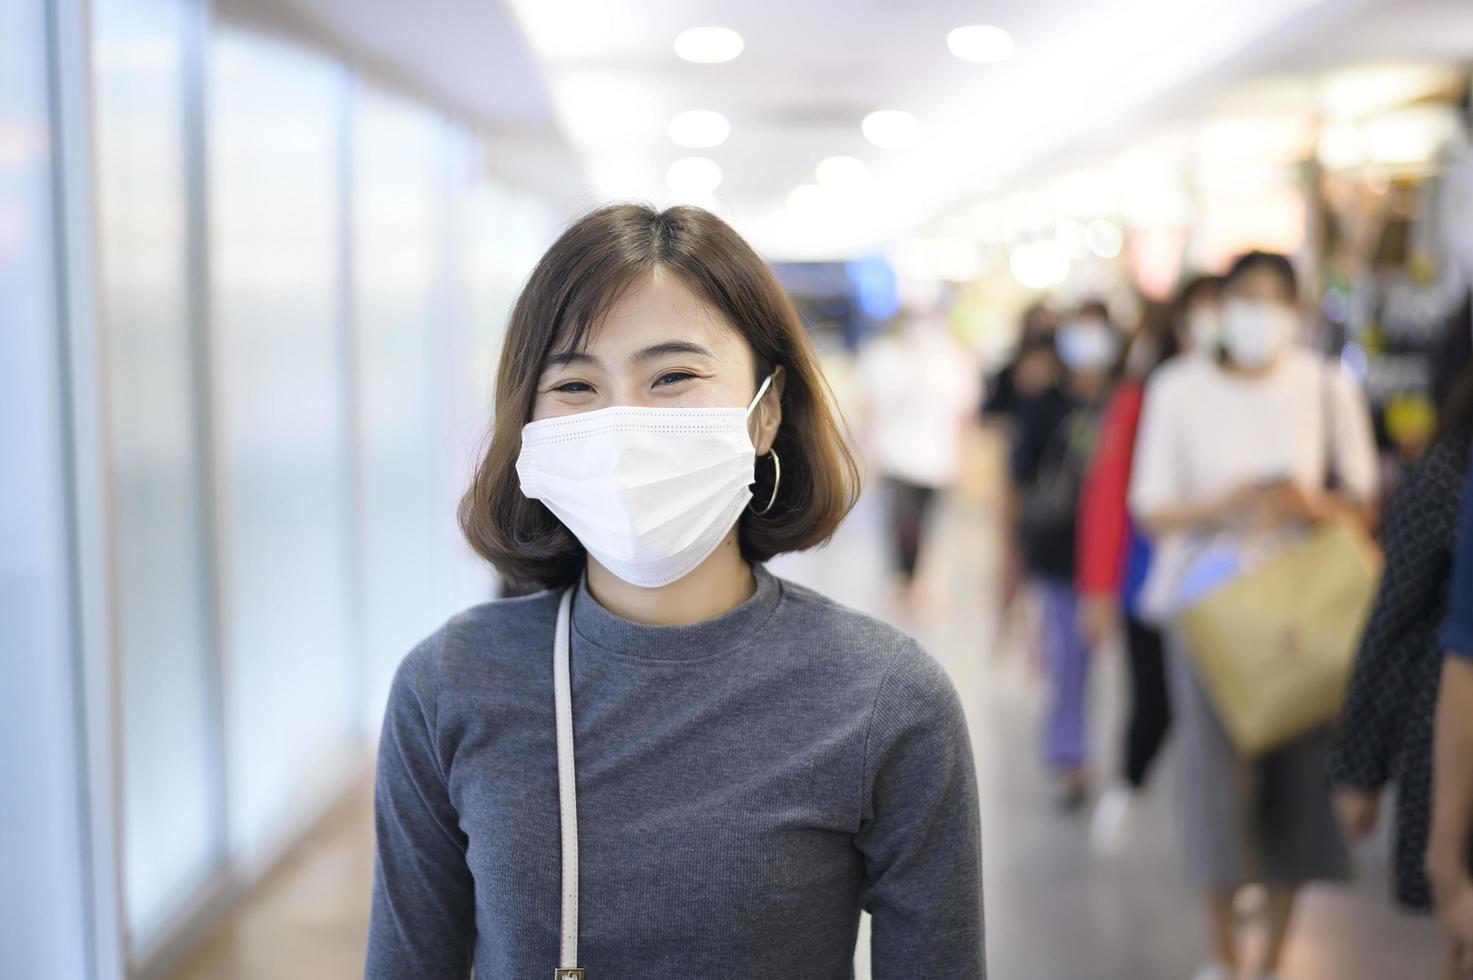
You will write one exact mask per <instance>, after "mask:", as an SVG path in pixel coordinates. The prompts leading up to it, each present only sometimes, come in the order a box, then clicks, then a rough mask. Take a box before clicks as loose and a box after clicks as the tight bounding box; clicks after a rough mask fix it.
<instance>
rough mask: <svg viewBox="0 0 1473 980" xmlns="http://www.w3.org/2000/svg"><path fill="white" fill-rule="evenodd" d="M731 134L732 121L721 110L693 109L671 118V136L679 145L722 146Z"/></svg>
mask: <svg viewBox="0 0 1473 980" xmlns="http://www.w3.org/2000/svg"><path fill="white" fill-rule="evenodd" d="M730 135H731V123H729V122H727V121H726V117H725V116H723V115H722V114H721V113H719V112H712V111H711V110H710V109H692V110H690V111H689V112H682V113H680V114H679V115H677V116H676V117H675V118H674V119H672V120H670V138H671V139H672V140H674V141H675V143H676V145H678V146H686V147H689V148H691V149H693V150H704V149H708V148H710V147H713V146H720V145H721V144H722V143H725V142H726V138H727V137H728V136H730Z"/></svg>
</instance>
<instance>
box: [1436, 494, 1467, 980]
mask: <svg viewBox="0 0 1473 980" xmlns="http://www.w3.org/2000/svg"><path fill="white" fill-rule="evenodd" d="M1440 645H1441V647H1442V649H1443V650H1444V651H1446V656H1445V657H1444V658H1443V664H1442V684H1441V690H1440V691H1439V694H1438V699H1437V722H1436V735H1435V737H1434V738H1435V741H1434V744H1435V749H1434V754H1433V787H1432V800H1433V810H1432V832H1431V837H1430V840H1429V842H1428V846H1427V859H1426V868H1427V877H1428V880H1429V881H1430V882H1431V883H1432V902H1433V907H1434V908H1435V909H1436V910H1437V921H1438V924H1439V925H1441V927H1442V932H1443V936H1444V937H1445V938H1446V940H1447V948H1448V956H1447V968H1446V970H1445V976H1446V977H1447V980H1470V978H1473V467H1470V468H1469V471H1468V476H1467V477H1466V478H1465V480H1464V483H1463V503H1462V507H1461V509H1460V511H1459V514H1458V529H1457V551H1456V554H1455V556H1454V559H1453V579H1452V586H1451V588H1450V589H1449V590H1448V612H1447V619H1446V620H1445V621H1444V622H1443V625H1442V636H1441V642H1440Z"/></svg>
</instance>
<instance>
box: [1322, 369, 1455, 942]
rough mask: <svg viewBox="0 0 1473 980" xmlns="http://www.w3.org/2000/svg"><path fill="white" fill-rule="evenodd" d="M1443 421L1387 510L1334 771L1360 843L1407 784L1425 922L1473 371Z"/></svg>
mask: <svg viewBox="0 0 1473 980" xmlns="http://www.w3.org/2000/svg"><path fill="white" fill-rule="evenodd" d="M1440 414H1441V419H1440V422H1439V425H1438V430H1437V434H1436V435H1435V437H1434V438H1433V440H1432V443H1431V445H1430V446H1429V447H1428V449H1427V451H1426V452H1425V453H1424V454H1423V456H1422V458H1421V459H1420V460H1419V461H1418V462H1417V463H1416V465H1414V466H1413V467H1412V468H1411V470H1410V471H1408V473H1407V475H1406V477H1405V478H1404V479H1403V481H1402V483H1401V485H1400V486H1399V487H1398V488H1397V490H1396V493H1395V494H1394V495H1393V496H1392V498H1391V501H1390V503H1389V505H1388V507H1387V509H1386V519H1385V522H1384V524H1383V525H1382V527H1381V535H1380V536H1381V542H1382V545H1383V547H1384V548H1385V553H1386V559H1385V566H1384V569H1383V571H1382V574H1381V586H1380V589H1379V591H1378V593H1377V596H1376V602H1375V605H1374V606H1373V607H1372V610H1371V615H1370V618H1369V619H1368V620H1367V622H1366V628H1365V633H1364V635H1363V637H1362V639H1361V645H1360V649H1359V650H1358V651H1357V653H1356V659H1355V669H1354V672H1353V673H1352V675H1351V682H1350V688H1349V692H1348V694H1347V696H1346V701H1345V706H1344V708H1343V710H1342V712H1341V715H1340V724H1339V727H1338V730H1337V734H1336V738H1335V744H1334V747H1333V749H1332V751H1331V753H1330V763H1329V775H1330V780H1331V782H1332V783H1333V784H1334V786H1335V808H1336V810H1337V811H1338V813H1339V814H1340V818H1341V823H1342V824H1343V825H1344V827H1345V830H1346V832H1347V833H1348V834H1349V835H1351V836H1352V837H1364V836H1368V835H1369V834H1370V833H1371V832H1372V831H1373V830H1374V829H1375V827H1376V823H1377V818H1378V811H1379V809H1380V799H1381V793H1382V790H1383V789H1384V788H1385V787H1386V785H1387V784H1388V783H1390V782H1395V783H1396V787H1397V792H1396V840H1395V862H1394V867H1393V875H1392V886H1393V888H1392V891H1393V895H1394V896H1395V899H1396V901H1397V902H1398V903H1400V904H1401V905H1403V906H1404V907H1406V908H1408V909H1411V910H1413V911H1418V912H1424V913H1425V912H1427V911H1429V910H1430V909H1431V907H1432V893H1431V889H1430V885H1429V883H1428V880H1427V875H1426V870H1425V868H1424V862H1425V859H1426V855H1427V846H1428V836H1429V833H1430V825H1431V816H1432V742H1433V718H1434V715H1435V714H1436V709H1437V696H1438V689H1439V686H1440V681H1441V677H1442V671H1443V657H1442V654H1443V647H1442V645H1441V643H1440V641H1439V637H1438V629H1439V627H1440V626H1441V624H1442V622H1443V620H1444V618H1445V617H1446V615H1447V612H1448V597H1449V594H1450V592H1449V586H1450V582H1451V579H1452V574H1453V554H1454V540H1455V535H1456V532H1457V523H1458V505H1459V502H1460V501H1461V500H1462V496H1463V492H1464V484H1465V477H1466V473H1467V469H1468V465H1469V462H1470V460H1469V447H1470V444H1473V363H1470V364H1468V365H1466V366H1465V367H1464V369H1463V374H1462V377H1461V379H1460V381H1459V382H1458V386H1457V388H1456V389H1455V390H1454V393H1453V395H1452V396H1451V398H1450V399H1449V400H1448V403H1447V405H1446V406H1445V407H1444V409H1443V411H1442V412H1441V413H1440Z"/></svg>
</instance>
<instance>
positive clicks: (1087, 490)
mask: <svg viewBox="0 0 1473 980" xmlns="http://www.w3.org/2000/svg"><path fill="white" fill-rule="evenodd" d="M1217 285H1218V281H1217V278H1216V277H1215V276H1199V277H1197V278H1195V279H1192V280H1191V281H1189V282H1188V283H1187V284H1186V285H1185V286H1184V287H1183V288H1182V289H1181V290H1180V292H1179V293H1178V294H1177V296H1176V298H1175V299H1174V300H1173V302H1172V303H1171V304H1169V305H1168V306H1166V307H1165V308H1164V309H1162V310H1160V311H1159V312H1158V313H1157V314H1156V315H1153V316H1148V317H1147V318H1146V320H1145V322H1144V323H1143V324H1142V327H1141V329H1140V331H1139V332H1138V333H1137V334H1136V337H1135V339H1134V340H1133V341H1132V343H1131V346H1130V350H1129V352H1128V353H1127V355H1126V363H1125V370H1124V372H1123V377H1122V379H1121V382H1120V384H1119V385H1118V386H1117V387H1116V389H1115V393H1114V396H1113V397H1112V398H1111V400H1110V403H1109V404H1108V405H1107V406H1106V408H1105V413H1104V416H1103V418H1102V419H1101V422H1100V433H1099V442H1098V443H1097V445H1096V449H1095V456H1094V459H1093V460H1092V461H1091V465H1090V470H1089V473H1088V474H1087V475H1086V477H1085V482H1084V488H1083V491H1082V493H1081V494H1080V499H1079V519H1078V525H1079V534H1078V537H1077V539H1076V541H1077V545H1076V547H1077V555H1076V560H1075V569H1076V571H1075V584H1076V586H1077V587H1078V590H1079V594H1080V597H1081V606H1080V614H1081V617H1082V618H1083V621H1084V622H1083V624H1082V625H1083V629H1084V635H1085V639H1086V641H1087V642H1088V643H1089V645H1090V647H1091V648H1092V649H1098V648H1099V647H1100V645H1101V644H1102V643H1103V642H1104V641H1105V640H1106V638H1108V637H1110V636H1113V635H1114V634H1116V633H1117V632H1118V631H1119V630H1120V629H1121V628H1122V626H1123V629H1124V634H1125V637H1124V638H1125V648H1126V652H1127V654H1128V656H1129V661H1130V680H1131V700H1130V714H1129V721H1128V723H1127V725H1126V729H1125V752H1124V754H1123V756H1122V759H1123V767H1122V768H1123V772H1122V773H1121V781H1120V782H1119V783H1118V784H1117V785H1115V786H1112V787H1111V788H1110V789H1108V790H1106V792H1105V794H1104V796H1103V797H1102V798H1101V799H1100V802H1099V804H1098V806H1097V807H1096V809H1095V814H1094V818H1093V820H1092V821H1091V826H1090V837H1091V841H1092V843H1093V844H1094V845H1095V847H1096V849H1098V850H1101V851H1104V852H1113V851H1114V850H1116V849H1117V848H1118V847H1119V845H1120V843H1121V840H1122V837H1123V832H1124V829H1125V826H1126V823H1127V820H1128V817H1129V813H1130V810H1131V808H1132V803H1133V800H1134V799H1135V794H1136V793H1137V792H1138V791H1139V790H1140V789H1141V787H1142V786H1144V785H1145V782H1146V777H1147V775H1148V774H1149V772H1150V769H1151V763H1152V762H1153V761H1154V760H1155V758H1156V756H1157V754H1158V752H1159V751H1160V748H1161V745H1162V743H1163V742H1164V741H1165V738H1166V732H1167V729H1168V728H1169V727H1170V725H1171V708H1170V702H1169V700H1168V698H1167V693H1166V668H1165V657H1164V652H1163V648H1162V640H1161V634H1160V632H1159V631H1158V630H1157V629H1156V628H1155V627H1154V626H1152V625H1151V624H1149V623H1147V622H1145V621H1144V620H1143V619H1142V618H1141V616H1140V615H1139V613H1138V610H1137V609H1136V603H1135V600H1136V598H1137V593H1138V592H1139V590H1140V586H1141V584H1142V582H1143V581H1144V578H1145V572H1146V568H1147V566H1148V564H1149V561H1150V549H1149V545H1148V544H1147V543H1146V540H1145V538H1144V537H1142V536H1141V535H1139V534H1137V533H1136V532H1135V529H1134V527H1133V526H1132V525H1131V521H1130V516H1129V513H1128V510H1127V507H1126V495H1127V491H1128V489H1129V487H1130V471H1131V464H1132V462H1133V460H1134V456H1135V437H1136V430H1137V428H1138V427H1139V425H1140V418H1141V407H1142V405H1143V404H1144V400H1145V386H1146V379H1147V378H1148V377H1149V376H1150V375H1151V374H1152V373H1153V372H1154V371H1155V370H1156V369H1157V368H1158V367H1160V366H1161V365H1163V364H1164V363H1165V362H1166V361H1168V360H1169V359H1171V358H1172V357H1174V356H1176V355H1177V354H1178V353H1179V352H1185V354H1184V356H1189V357H1199V356H1209V357H1210V356H1213V354H1214V353H1215V351H1216V348H1217V338H1216V335H1215V331H1216V307H1217ZM1168 370H1169V368H1168Z"/></svg>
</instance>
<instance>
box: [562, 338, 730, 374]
mask: <svg viewBox="0 0 1473 980" xmlns="http://www.w3.org/2000/svg"><path fill="white" fill-rule="evenodd" d="M670 354H696V355H699V356H701V357H708V358H711V359H712V360H714V359H715V357H716V355H715V354H712V353H711V351H710V350H709V349H708V348H706V347H703V346H701V345H700V344H697V343H693V342H691V341H689V340H667V341H665V342H664V343H659V344H655V345H654V346H652V347H646V348H645V349H644V350H642V351H639V352H638V353H636V354H635V355H634V356H633V357H632V358H631V360H635V361H652V360H654V359H656V358H659V357H665V356H667V355H670ZM599 363H600V362H599V360H598V358H596V357H594V356H593V355H592V354H588V353H585V352H583V351H571V350H568V351H559V352H558V353H556V354H549V355H547V357H546V358H545V359H544V360H543V362H542V369H543V370H544V371H546V370H548V369H550V368H556V367H565V366H567V365H569V364H589V365H593V366H595V367H597V366H598V365H599Z"/></svg>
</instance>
